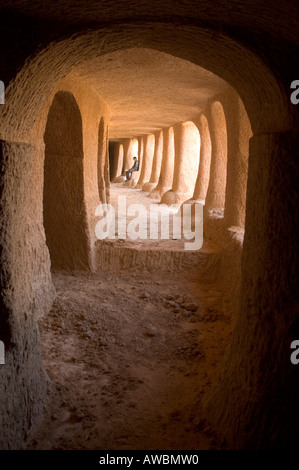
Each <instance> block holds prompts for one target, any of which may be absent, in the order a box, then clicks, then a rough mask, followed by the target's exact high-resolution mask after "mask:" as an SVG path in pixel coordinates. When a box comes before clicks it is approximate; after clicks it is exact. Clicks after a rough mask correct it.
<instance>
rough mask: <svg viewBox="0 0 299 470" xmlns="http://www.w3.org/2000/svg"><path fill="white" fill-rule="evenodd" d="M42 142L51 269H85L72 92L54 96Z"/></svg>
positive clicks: (78, 123) (79, 144) (79, 143)
mask: <svg viewBox="0 0 299 470" xmlns="http://www.w3.org/2000/svg"><path fill="white" fill-rule="evenodd" d="M44 141H45V164H44V191H43V217H44V228H45V234H46V243H47V246H48V249H49V252H50V258H51V264H52V267H53V268H62V269H68V270H71V269H87V268H88V265H89V263H88V259H89V253H88V251H89V250H88V243H87V240H88V239H87V231H86V214H85V208H84V191H83V139H82V120H81V114H80V110H79V107H78V105H77V103H76V100H75V98H74V96H73V95H72V94H71V93H69V92H65V91H59V92H57V93H56V95H55V96H54V99H53V102H52V104H51V107H50V110H49V114H48V119H47V124H46V129H45V135H44Z"/></svg>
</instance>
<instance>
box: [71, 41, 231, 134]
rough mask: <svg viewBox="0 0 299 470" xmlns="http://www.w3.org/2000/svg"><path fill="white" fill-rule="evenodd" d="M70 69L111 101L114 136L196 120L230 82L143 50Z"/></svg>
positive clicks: (103, 58)
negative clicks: (208, 102)
mask: <svg viewBox="0 0 299 470" xmlns="http://www.w3.org/2000/svg"><path fill="white" fill-rule="evenodd" d="M72 72H73V73H74V74H75V75H76V76H77V77H78V78H79V79H81V80H82V81H85V82H87V83H88V85H89V86H91V87H92V88H93V89H94V90H95V91H96V93H98V94H99V96H100V97H101V98H102V99H103V100H104V101H105V102H106V103H108V104H109V106H110V111H111V121H110V135H109V137H110V139H112V140H118V139H123V138H128V137H136V136H139V135H144V134H149V133H152V132H156V131H157V130H159V129H162V128H165V127H169V126H171V125H173V124H176V123H178V122H183V121H186V120H188V119H192V118H195V117H196V116H197V115H198V114H199V113H200V112H201V111H203V109H204V108H205V106H206V104H207V101H208V100H209V99H211V98H213V96H215V95H216V94H218V93H220V92H222V91H223V90H224V89H225V88H227V87H228V86H229V85H228V84H227V83H226V82H225V81H224V80H222V79H221V78H219V77H217V76H216V75H214V74H213V73H211V72H209V71H207V70H205V69H203V68H201V67H199V66H197V65H195V64H192V63H191V62H188V61H186V60H183V59H179V58H177V57H174V56H171V55H169V54H165V53H162V52H157V51H154V50H151V49H143V48H140V49H139V48H132V49H123V50H121V51H117V52H113V53H110V54H106V55H102V56H100V57H96V58H95V59H92V60H89V61H85V62H82V63H81V64H79V65H78V66H76V67H75V68H74V69H73V70H72Z"/></svg>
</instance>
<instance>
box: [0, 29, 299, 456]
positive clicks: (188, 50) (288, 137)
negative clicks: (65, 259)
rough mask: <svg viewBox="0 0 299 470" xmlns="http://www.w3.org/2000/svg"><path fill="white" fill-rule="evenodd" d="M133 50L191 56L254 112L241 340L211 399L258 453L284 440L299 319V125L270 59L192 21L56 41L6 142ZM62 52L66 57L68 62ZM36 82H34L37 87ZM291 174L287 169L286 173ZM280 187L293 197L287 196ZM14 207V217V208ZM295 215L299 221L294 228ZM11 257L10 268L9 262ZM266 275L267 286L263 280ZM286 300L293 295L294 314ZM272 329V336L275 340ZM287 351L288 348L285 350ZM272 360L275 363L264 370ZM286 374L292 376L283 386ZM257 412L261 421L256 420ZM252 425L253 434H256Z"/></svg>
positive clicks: (232, 434)
mask: <svg viewBox="0 0 299 470" xmlns="http://www.w3.org/2000/svg"><path fill="white" fill-rule="evenodd" d="M124 31H125V33H124ZM132 44H133V45H135V46H138V47H152V48H154V49H155V48H156V49H157V50H163V51H165V52H168V53H170V54H171V53H172V54H174V55H175V56H180V57H184V58H185V59H187V60H190V61H193V62H194V63H197V64H198V65H201V66H203V67H206V68H207V69H208V70H211V71H213V72H214V73H216V74H219V76H221V77H223V78H224V79H225V80H227V82H229V83H230V84H231V85H232V86H233V87H234V88H235V89H236V90H237V92H238V93H239V95H240V97H241V99H242V100H243V102H244V104H245V107H246V110H247V112H248V115H249V118H250V121H251V125H252V129H253V132H254V134H255V135H254V137H253V139H252V140H251V147H250V161H249V176H250V177H249V189H248V198H247V209H248V210H247V214H246V233H245V244H244V256H243V277H244V280H243V292H242V299H241V308H240V311H241V312H242V316H241V318H240V320H239V322H238V323H237V326H236V329H235V332H234V334H233V340H232V346H231V348H230V350H229V352H228V355H227V358H226V363H225V367H224V369H223V374H222V377H221V382H219V388H218V390H216V392H215V396H214V397H213V400H211V403H212V406H211V408H212V410H210V412H209V417H212V419H213V421H214V422H216V423H219V426H220V429H221V430H222V431H226V434H227V438H228V440H229V441H230V443H231V445H232V446H235V447H244V446H246V445H248V443H250V444H251V445H252V446H255V447H256V446H260V445H262V443H263V442H265V439H266V440H267V441H268V442H270V443H272V444H273V445H275V439H276V440H277V435H276V436H274V437H273V440H272V441H271V427H272V428H273V426H274V425H275V424H276V422H277V417H275V416H274V411H275V409H276V407H277V405H278V406H279V404H280V401H278V400H277V397H278V396H279V394H280V393H281V394H282V396H283V397H286V396H287V393H288V390H289V388H290V387H292V385H293V383H292V377H291V375H290V374H289V375H288V370H289V369H288V367H289V366H290V364H289V363H287V362H286V361H284V360H283V357H284V356H283V355H281V356H280V357H278V354H277V351H276V346H277V344H275V342H273V341H272V336H275V337H276V338H277V337H278V334H279V335H280V336H282V337H283V338H284V337H287V332H288V328H289V325H291V324H292V320H293V318H294V316H295V314H296V312H295V300H293V298H292V292H295V285H294V280H295V276H293V273H294V272H295V260H294V257H293V256H292V255H293V251H292V247H293V246H294V244H295V234H296V235H297V231H298V230H297V228H298V223H297V222H296V221H295V220H294V219H293V214H294V213H295V197H294V196H293V194H294V193H293V192H292V191H289V188H292V189H293V190H294V188H295V187H296V183H295V176H294V175H296V172H295V157H294V156H295V155H296V149H297V147H298V135H297V133H296V132H291V131H292V129H297V128H298V123H296V112H295V110H294V109H291V105H290V100H289V99H288V96H287V92H286V89H285V87H284V86H283V85H284V84H283V82H282V81H280V80H279V78H277V77H279V74H278V73H277V70H276V71H275V70H274V71H271V70H270V68H268V67H267V66H266V65H264V63H263V61H262V60H261V59H262V57H258V56H256V55H254V54H253V53H251V52H250V48H248V49H246V48H244V47H243V46H241V45H240V44H239V43H237V42H236V41H234V40H232V39H230V38H229V37H227V36H225V35H222V34H220V33H219V32H218V33H217V32H216V31H210V30H208V29H207V28H206V29H201V28H197V27H193V26H186V25H185V26H182V27H181V28H180V31H179V33H178V32H177V27H176V25H166V27H165V25H163V24H158V25H153V24H149V23H146V24H141V23H139V25H138V27H136V26H135V25H134V26H132V25H129V26H128V25H126V27H125V28H124V27H123V25H118V26H117V27H115V28H113V27H112V28H110V29H109V28H107V29H105V30H101V31H93V32H89V33H86V34H82V35H81V36H80V35H78V36H76V37H75V38H73V37H72V38H68V39H66V40H64V41H61V42H58V43H56V44H52V45H51V46H49V47H48V49H47V50H45V51H43V52H42V53H41V54H40V55H38V56H37V57H35V58H34V59H33V61H32V62H28V63H27V64H26V66H25V67H24V68H23V69H22V70H21V72H20V74H19V75H18V76H17V77H16V80H15V81H14V83H12V84H11V85H10V86H9V87H8V96H9V101H8V105H7V107H6V109H5V119H4V120H3V128H2V133H1V136H2V138H5V139H7V140H11V141H16V142H20V141H24V142H27V143H28V142H32V143H33V144H34V138H32V136H31V135H30V131H31V128H32V125H33V123H34V122H35V119H36V117H37V116H38V115H39V113H40V111H41V109H42V107H43V105H44V103H45V102H46V99H47V97H48V96H49V94H50V93H51V91H52V89H53V87H54V85H55V84H56V83H57V80H58V78H59V77H62V76H64V75H66V74H67V73H68V72H69V71H70V70H71V69H72V67H73V65H74V64H75V63H76V62H78V61H79V60H84V59H85V58H90V57H92V56H93V55H94V54H95V53H98V52H95V51H98V50H99V48H98V45H100V46H101V48H100V50H101V53H103V54H104V53H105V52H109V51H113V50H117V49H121V48H124V47H128V46H132ZM191 44H192V47H190V45H191ZM61 54H63V55H64V58H65V60H61ZM228 59H229V60H228ZM28 76H32V77H34V78H33V79H32V80H31V81H28V80H27V77H28ZM256 77H259V80H257V79H256ZM20 87H22V90H23V93H22V96H21V97H20V95H19V94H18V91H17V90H18V89H19V88H20ZM33 90H34V93H33ZM33 110H34V112H33ZM17 146H18V144H14V146H11V147H12V149H13V150H11V149H9V150H11V151H9V152H8V153H7V155H8V156H7V159H8V160H9V162H12V163H13V164H16V163H15V161H14V157H15V154H16V153H17V152H18V151H19V152H20V153H22V149H19V148H17ZM5 148H6V149H7V148H8V146H6V147H5ZM14 149H16V150H15V153H14ZM28 151H29V150H28ZM16 166H17V164H16ZM11 168H13V165H11ZM11 168H10V167H9V166H8V170H7V173H8V172H9V171H11V172H12V170H11ZM281 168H284V170H285V171H284V172H282V171H281ZM7 181H8V180H7ZM287 183H288V184H287ZM277 188H280V190H282V192H283V194H281V195H280V197H278V192H277ZM261 201H262V204H260V202H261ZM5 210H6V212H5V214H7V213H8V209H5ZM9 217H10V219H9V220H10V221H11V220H13V221H14V222H15V223H16V224H17V225H18V224H20V222H19V221H18V220H17V221H16V219H17V217H16V215H15V214H13V213H12V211H11V212H10V213H9ZM285 218H288V219H289V220H290V223H289V225H288V226H286V224H285V222H284V220H285ZM37 225H38V223H37ZM13 226H14V225H13ZM261 240H263V243H262V244H260V241H261ZM22 243H23V244H22ZM282 245H284V247H285V250H284V256H283V258H282V257H281V253H279V246H282ZM256 247H258V249H256ZM18 249H19V251H20V252H21V253H22V254H24V256H27V253H28V251H29V250H28V247H27V246H26V245H25V243H24V242H23V241H22V242H21V243H20V247H18ZM3 261H4V264H5V263H6V264H7V261H6V260H4V259H3ZM268 265H270V266H272V268H271V270H269V269H267V268H268ZM21 269H24V268H23V267H21ZM275 270H277V271H275ZM24 272H25V269H24ZM277 273H280V274H281V276H279V275H278V274H277ZM263 279H265V282H263V283H261V280H263ZM273 281H274V282H273ZM281 286H283V289H282V288H281ZM286 299H290V300H288V302H289V304H290V305H289V308H288V309H287V308H286V307H287V305H286ZM13 313H14V314H15V310H14V312H13ZM265 331H267V332H268V335H267V336H265ZM34 344H35V345H36V344H37V342H36V341H35V343H34ZM256 346H258V347H256ZM287 346H289V345H287V343H285V344H284V345H283V347H287ZM281 347H282V346H280V348H281ZM280 351H281V349H280ZM273 358H274V359H275V363H274V362H273V361H274V359H273ZM271 361H272V362H271ZM263 364H268V365H270V364H272V365H273V367H272V368H271V369H270V367H269V368H268V370H266V372H265V373H264V370H263V367H262V366H263ZM272 370H273V374H272ZM282 371H286V372H283V373H282ZM265 374H266V375H265ZM267 374H268V375H267ZM280 377H286V379H287V380H285V382H284V383H283V384H282V383H281V382H280ZM31 382H32V381H31V380H30V382H29V376H28V377H26V387H27V388H28V384H29V383H31ZM267 383H271V390H269V389H267V387H266V386H265V385H264V384H267ZM297 389H298V387H297ZM293 390H295V387H294V388H293ZM37 395H38V393H37ZM294 396H295V393H294ZM269 397H270V400H269ZM236 405H237V406H236ZM291 405H292V403H290V405H289V406H288V407H287V409H286V410H284V411H286V412H287V413H286V412H284V416H282V418H283V420H282V421H281V422H282V423H283V425H281V427H280V429H281V433H285V434H284V436H286V437H285V439H287V438H288V436H290V435H291V433H292V430H293V428H292V429H291V428H290V427H289V424H290V423H291V422H292V421H291V419H289V417H290V416H291V415H292V414H294V407H292V406H291ZM282 412H283V411H282ZM257 416H259V419H255V418H256V417H257ZM288 420H289V421H288ZM248 429H249V430H250V431H249V432H248V434H246V430H248ZM287 430H288V431H287ZM294 435H295V432H294Z"/></svg>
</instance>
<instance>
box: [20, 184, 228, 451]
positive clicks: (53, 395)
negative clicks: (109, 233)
mask: <svg viewBox="0 0 299 470" xmlns="http://www.w3.org/2000/svg"><path fill="white" fill-rule="evenodd" d="M130 191H131V192H130ZM125 192H127V193H128V194H129V195H130V197H132V198H133V199H134V201H135V202H136V195H137V196H138V194H137V193H138V192H137V191H136V190H133V191H132V190H130V189H126V190H125ZM119 193H121V194H124V191H123V189H122V188H119V192H118V194H119ZM116 195H117V193H114V199H113V198H112V199H113V200H115V197H116ZM139 195H140V198H141V199H142V198H143V201H144V200H145V199H144V198H145V195H144V193H141V192H139ZM137 202H139V200H138V201H137ZM148 202H150V201H148ZM144 248H145V247H144ZM53 282H54V284H55V287H56V289H57V297H56V300H55V302H54V305H53V307H52V310H51V312H50V313H49V314H47V315H46V316H45V317H44V318H42V319H41V320H40V322H39V324H40V334H41V342H42V350H43V360H44V366H45V369H46V371H47V374H48V376H49V378H50V382H49V389H48V396H47V403H46V408H45V413H44V416H43V419H42V421H41V422H40V423H39V425H38V426H37V427H36V428H35V429H34V430H33V432H32V433H31V436H30V439H29V441H28V446H27V448H28V449H99V450H101V449H102V450H104V449H105V450H111V449H114V450H120V449H129V450H136V449H144V450H149V449H152V450H187V449H188V450H195V449H198V450H201V449H219V448H223V447H225V446H224V443H223V442H221V440H220V439H219V438H218V437H217V435H216V434H215V432H214V431H213V430H212V429H210V427H209V426H208V424H207V423H206V422H205V420H204V419H203V413H202V411H201V409H202V398H203V396H204V395H205V394H206V393H207V392H208V390H209V388H210V387H211V384H212V383H213V381H214V380H215V378H216V377H217V372H218V370H219V366H220V365H221V360H222V357H223V353H224V350H225V347H226V345H227V343H228V340H229V335H230V321H229V314H228V312H227V306H226V304H225V300H224V299H223V296H222V294H221V290H220V289H219V288H217V286H215V285H212V284H208V283H206V284H203V283H201V284H199V281H198V271H196V268H194V269H192V270H188V271H185V272H181V273H180V274H179V275H178V274H175V273H173V274H171V273H167V275H165V274H161V272H159V271H158V270H157V272H154V273H147V272H142V273H141V272H136V270H130V269H126V270H122V271H121V272H116V273H115V272H109V273H108V272H100V273H73V274H70V273H61V272H56V273H53Z"/></svg>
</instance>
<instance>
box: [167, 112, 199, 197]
mask: <svg viewBox="0 0 299 470" xmlns="http://www.w3.org/2000/svg"><path fill="white" fill-rule="evenodd" d="M174 142H175V159H174V175H173V186H172V189H171V190H170V191H167V192H166V193H164V195H163V196H162V198H161V202H162V203H165V204H169V205H170V204H182V203H183V202H185V201H186V200H187V199H189V198H191V197H192V195H193V192H194V187H195V183H196V178H197V172H198V164H199V155H200V135H199V131H198V128H197V126H196V125H195V124H194V123H193V122H192V121H186V122H184V123H181V124H178V125H176V126H174Z"/></svg>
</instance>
